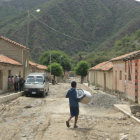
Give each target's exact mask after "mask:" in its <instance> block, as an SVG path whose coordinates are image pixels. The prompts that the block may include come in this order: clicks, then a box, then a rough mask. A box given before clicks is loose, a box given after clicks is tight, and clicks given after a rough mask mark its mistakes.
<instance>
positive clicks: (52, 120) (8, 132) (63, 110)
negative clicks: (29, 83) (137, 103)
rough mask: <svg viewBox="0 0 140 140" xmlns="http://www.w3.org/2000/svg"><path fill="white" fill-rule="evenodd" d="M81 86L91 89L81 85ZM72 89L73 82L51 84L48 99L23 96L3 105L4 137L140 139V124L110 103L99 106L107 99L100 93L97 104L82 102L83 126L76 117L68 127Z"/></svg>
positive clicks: (0, 128) (0, 126)
mask: <svg viewBox="0 0 140 140" xmlns="http://www.w3.org/2000/svg"><path fill="white" fill-rule="evenodd" d="M78 87H79V88H83V89H85V90H89V89H88V88H87V87H85V86H84V85H81V84H79V85H78ZM69 88H70V84H58V85H51V86H50V92H49V95H48V96H47V97H46V98H40V97H24V96H22V97H20V98H18V99H16V100H14V101H12V102H9V103H7V104H4V105H0V140H121V139H122V140H124V139H130V140H139V139H140V133H139V132H140V124H138V123H137V122H135V121H134V120H132V119H130V118H128V117H127V116H125V115H124V114H122V113H120V112H118V111H117V110H115V109H114V108H113V107H112V106H111V105H110V104H109V105H110V106H107V107H104V106H103V105H104V104H103V103H102V104H101V106H100V105H98V104H100V102H105V100H102V101H100V100H101V98H104V97H103V96H99V95H100V94H98V98H97V97H96V98H94V96H93V98H94V99H93V103H91V104H89V105H84V104H80V116H79V120H78V126H79V128H77V129H74V128H73V122H74V120H72V121H71V128H67V127H66V125H65V121H66V120H67V119H68V117H69V104H68V99H66V98H65V94H66V92H67V90H68V89H69ZM104 96H105V95H104ZM107 98H109V97H107ZM95 99H96V100H95ZM104 99H105V98H104ZM97 100H98V101H97ZM96 101H97V103H95V102H96ZM107 101H108V102H109V100H107ZM113 101H114V99H113ZM106 104H107V103H105V105H106Z"/></svg>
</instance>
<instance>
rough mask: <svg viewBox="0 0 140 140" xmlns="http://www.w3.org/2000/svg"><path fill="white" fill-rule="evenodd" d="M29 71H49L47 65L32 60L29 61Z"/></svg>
mask: <svg viewBox="0 0 140 140" xmlns="http://www.w3.org/2000/svg"><path fill="white" fill-rule="evenodd" d="M29 72H43V73H47V66H45V65H40V64H37V63H34V62H32V61H29Z"/></svg>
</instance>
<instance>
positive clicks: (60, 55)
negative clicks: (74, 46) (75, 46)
mask: <svg viewBox="0 0 140 140" xmlns="http://www.w3.org/2000/svg"><path fill="white" fill-rule="evenodd" d="M50 54H51V63H54V62H56V63H59V64H60V65H61V66H62V67H63V70H64V73H65V71H70V70H71V63H70V59H69V58H68V56H67V55H66V54H65V53H64V52H62V51H46V52H44V53H42V54H41V56H40V58H39V62H40V63H41V64H43V65H46V66H48V65H49V64H50Z"/></svg>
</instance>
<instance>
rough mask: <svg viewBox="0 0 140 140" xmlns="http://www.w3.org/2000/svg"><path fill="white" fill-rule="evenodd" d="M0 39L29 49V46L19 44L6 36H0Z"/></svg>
mask: <svg viewBox="0 0 140 140" xmlns="http://www.w3.org/2000/svg"><path fill="white" fill-rule="evenodd" d="M0 39H2V40H5V41H7V42H9V43H12V44H14V45H16V46H18V47H21V48H24V49H27V50H29V48H27V47H26V46H24V45H22V44H19V43H17V42H15V41H12V40H10V39H8V38H6V37H3V36H0Z"/></svg>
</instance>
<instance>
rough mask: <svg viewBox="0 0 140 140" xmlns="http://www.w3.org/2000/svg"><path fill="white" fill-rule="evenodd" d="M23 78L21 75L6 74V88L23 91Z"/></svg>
mask: <svg viewBox="0 0 140 140" xmlns="http://www.w3.org/2000/svg"><path fill="white" fill-rule="evenodd" d="M24 82H25V80H24V79H23V77H21V75H19V76H18V75H15V76H8V90H9V91H15V92H17V91H23V88H24Z"/></svg>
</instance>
